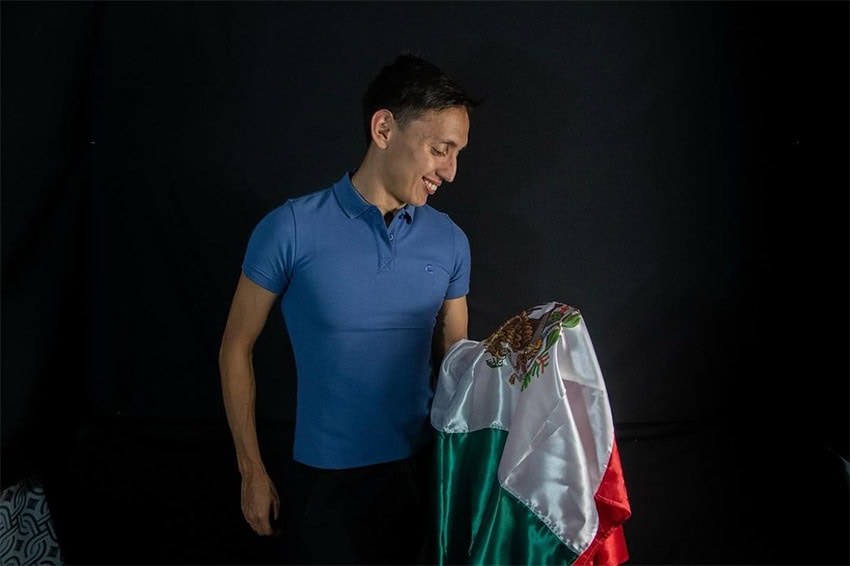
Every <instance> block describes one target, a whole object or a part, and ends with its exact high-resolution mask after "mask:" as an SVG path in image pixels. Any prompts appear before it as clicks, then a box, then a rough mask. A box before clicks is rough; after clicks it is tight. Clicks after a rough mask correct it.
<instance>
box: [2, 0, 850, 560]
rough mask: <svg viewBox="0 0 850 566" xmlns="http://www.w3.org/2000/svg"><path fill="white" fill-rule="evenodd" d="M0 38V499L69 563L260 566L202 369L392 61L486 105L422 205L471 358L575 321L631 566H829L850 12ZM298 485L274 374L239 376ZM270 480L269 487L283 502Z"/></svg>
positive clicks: (844, 436) (291, 16)
mask: <svg viewBox="0 0 850 566" xmlns="http://www.w3.org/2000/svg"><path fill="white" fill-rule="evenodd" d="M0 16H2V195H0V196H2V201H0V205H2V208H0V211H2V224H1V225H0V227H1V228H2V274H0V275H2V309H1V310H0V312H2V335H0V338H2V344H0V345H1V346H2V374H1V375H2V478H1V479H2V483H3V486H4V487H5V486H8V485H11V484H13V483H15V482H17V481H20V480H21V479H22V478H25V477H28V476H30V475H38V476H40V477H43V478H45V482H46V483H47V488H48V489H47V492H48V496H49V498H50V505H51V510H52V513H53V515H54V519H55V521H56V523H57V532H58V534H59V536H60V542H61V543H62V547H63V553H64V557H65V559H66V561H67V562H68V563H97V562H108V563H122V562H136V563H138V562H151V563H165V562H169V563H187V562H202V563H248V562H273V561H274V558H273V557H274V553H275V549H274V541H272V540H266V539H262V540H261V539H259V538H257V537H254V536H253V535H252V534H251V533H250V532H249V531H248V527H247V525H245V524H244V522H243V521H242V519H241V515H240V512H239V477H238V472H237V470H236V463H235V457H234V455H233V450H232V445H231V444H230V438H229V433H228V431H227V427H226V423H225V420H224V412H223V406H222V401H221V392H220V386H219V380H218V379H219V378H218V369H217V353H218V346H219V340H220V337H221V332H222V330H223V326H224V321H225V318H226V316H227V310H228V307H229V303H230V299H231V296H232V293H233V290H234V288H235V284H236V280H237V278H238V275H239V267H240V263H241V259H242V254H243V252H244V247H245V244H246V243H247V239H248V236H249V234H250V231H251V229H252V227H253V225H254V224H255V223H256V222H257V221H258V220H259V219H260V218H261V217H262V215H263V214H265V213H266V212H267V211H269V210H270V209H271V208H273V207H274V206H276V205H278V204H280V203H282V202H283V201H284V200H285V199H286V198H288V197H290V196H295V195H299V194H303V193H305V192H308V191H312V190H315V189H318V188H322V187H325V186H327V185H329V184H331V183H332V182H333V181H335V180H336V179H337V178H339V176H340V175H341V174H342V173H343V172H344V171H345V170H348V169H351V168H353V167H354V166H356V165H357V163H358V161H359V158H360V157H361V155H362V153H363V151H364V149H365V148H364V146H363V141H362V134H361V131H360V109H359V98H360V94H361V92H362V90H363V89H364V88H365V86H366V84H367V82H368V80H369V79H370V78H371V77H372V75H373V74H374V72H375V71H376V70H377V68H378V67H379V66H380V65H382V64H383V63H385V62H387V61H389V60H390V59H391V58H392V57H393V56H394V55H395V54H396V53H397V52H399V51H401V50H403V49H410V50H413V51H416V52H419V53H420V54H422V55H424V56H426V57H428V58H430V59H432V60H433V61H435V62H436V63H438V64H440V65H441V66H443V67H444V68H446V69H447V70H448V71H450V72H451V73H452V74H454V75H455V76H457V78H458V79H459V80H460V82H461V83H463V84H465V85H467V86H468V88H469V89H470V90H471V91H473V92H474V93H476V94H479V95H481V96H483V97H484V98H485V99H486V100H485V103H484V105H483V106H482V107H480V108H479V109H478V110H477V111H476V112H475V114H474V115H473V117H472V126H471V131H470V143H469V146H468V148H467V149H466V150H465V151H464V152H463V154H462V157H461V159H460V164H459V172H458V176H457V179H456V180H455V182H454V183H452V184H451V185H449V186H444V187H443V188H441V189H440V191H439V192H438V193H437V195H436V196H434V197H432V199H431V201H430V204H432V205H433V206H435V207H436V208H439V209H441V210H444V211H446V212H448V213H449V214H450V215H451V216H452V218H453V219H454V220H455V221H456V222H457V223H458V224H459V225H460V226H462V227H463V228H464V230H465V231H466V233H467V235H468V236H469V239H470V244H471V247H472V283H471V292H470V295H469V308H470V337H471V338H473V339H484V338H486V337H487V336H488V335H489V333H490V332H492V331H493V330H495V329H496V328H497V327H498V326H499V324H501V322H503V321H504V320H506V319H507V318H509V317H511V316H513V315H514V314H516V313H517V312H518V311H519V310H521V309H524V308H526V307H529V306H532V305H535V304H539V303H542V302H546V301H550V300H558V301H562V302H566V303H569V304H571V305H573V306H576V307H578V308H579V309H580V310H581V311H582V313H583V315H584V317H585V321H586V323H587V326H588V329H589V331H590V333H591V336H592V338H593V341H594V346H595V349H596V353H597V356H598V358H599V362H600V366H601V368H602V371H603V374H604V376H605V380H606V385H607V387H608V393H609V397H610V401H611V407H612V411H613V414H614V420H615V426H616V428H617V434H618V442H619V445H620V450H621V455H622V459H623V468H624V473H625V477H626V486H627V488H628V490H629V496H630V499H631V502H632V510H633V516H632V518H631V519H630V520H629V522H628V523H627V524H626V537H627V542H628V543H629V548H630V551H631V555H632V559H631V562H632V563H635V564H673V563H676V564H680V563H734V564H741V563H772V564H776V563H799V564H803V563H808V564H811V563H836V564H846V563H847V562H848V559H850V556H848V546H849V545H848V534H847V533H848V528H849V525H848V501H849V500H850V499H849V498H848V490H847V487H848V481H847V477H848V476H847V468H846V461H847V459H848V458H849V456H848V424H850V423H848V371H847V369H848V366H847V346H848V320H847V313H848V301H847V298H848V273H847V265H848V264H846V263H845V261H846V260H847V258H848V249H847V243H848V234H847V212H848V153H850V152H849V151H848V149H850V148H848V70H850V66H849V65H848V51H849V50H848V3H846V2H802V3H796V2H776V3H772V2H754V3H748V2H730V3H724V2H708V3H702V2H683V3H666V2H624V3H616V2H610V3H609V2H588V3H585V2H521V3H514V2H493V3H491V2H458V3H446V2H424V3H419V2H403V3H401V2H399V3H395V2H374V3H372V2H343V3H335V2H303V3H301V2H256V3H252V2H234V3H229V2H192V3H188V2H138V3H137V2H104V3H90V2H70V3H64V2H13V1H4V2H2V4H0ZM255 364H256V369H257V386H258V407H257V409H258V419H259V420H260V428H261V434H262V436H263V443H264V452H265V453H266V454H268V458H269V460H270V461H271V464H270V465H271V466H272V467H279V468H280V470H281V473H282V474H285V473H286V461H287V458H288V457H289V452H288V451H289V449H290V448H289V440H290V438H291V427H292V419H293V418H294V411H295V405H294V391H295V379H294V362H293V361H292V354H291V350H290V349H289V344H288V340H287V337H286V333H285V327H284V325H283V322H282V321H281V320H280V316H279V313H273V314H272V316H271V317H270V320H269V323H268V326H267V329H266V332H265V333H264V335H263V336H262V338H261V339H260V341H259V343H258V345H257V351H256V354H255ZM284 477H285V476H284Z"/></svg>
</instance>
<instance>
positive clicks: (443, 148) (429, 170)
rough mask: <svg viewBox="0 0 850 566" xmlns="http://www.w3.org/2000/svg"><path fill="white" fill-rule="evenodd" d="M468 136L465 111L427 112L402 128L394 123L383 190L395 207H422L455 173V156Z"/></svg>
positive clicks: (456, 156)
mask: <svg viewBox="0 0 850 566" xmlns="http://www.w3.org/2000/svg"><path fill="white" fill-rule="evenodd" d="M468 137H469V114H468V113H467V111H466V108H463V107H452V108H446V109H443V110H429V111H427V112H425V113H424V114H422V116H420V117H419V118H418V119H416V120H413V121H411V122H410V123H408V124H407V126H406V127H405V128H403V129H402V128H399V127H398V124H395V125H394V127H393V130H392V136H391V137H390V140H389V143H388V145H387V150H388V152H389V153H388V157H389V160H388V163H389V171H388V172H387V184H386V189H387V192H388V193H389V196H390V197H391V198H392V199H394V200H395V201H397V203H398V206H399V207H401V206H404V205H405V204H412V205H413V206H422V205H423V204H425V203H426V202H427V200H428V197H429V196H431V195H433V194H434V193H435V192H437V188H438V187H439V186H440V185H441V184H442V183H443V182H447V183H451V182H452V181H453V180H454V178H455V174H456V173H457V158H458V153H460V150H462V149H463V148H464V147H466V144H467V141H468Z"/></svg>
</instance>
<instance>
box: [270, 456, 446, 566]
mask: <svg viewBox="0 0 850 566" xmlns="http://www.w3.org/2000/svg"><path fill="white" fill-rule="evenodd" d="M432 456H433V447H432V446H430V445H429V446H428V447H426V448H425V449H423V450H421V451H420V452H419V453H418V454H417V455H416V456H415V457H413V458H409V459H405V460H398V461H394V462H387V463H382V464H376V465H372V466H364V467H361V468H351V469H345V470H324V469H319V468H313V467H310V466H305V465H304V464H301V463H298V462H295V461H292V466H293V467H292V469H291V470H290V473H289V474H287V476H288V481H287V484H286V485H285V486H280V485H278V490H279V492H280V495H281V498H282V501H281V507H282V510H281V511H282V512H281V524H280V530H281V534H280V537H279V538H280V541H281V543H282V544H283V552H284V556H285V558H284V560H285V562H286V563H288V564H427V563H430V551H429V548H430V546H431V541H432V540H433V537H432V536H431V534H432V533H433V532H434V531H433V526H432V524H433V522H434V521H433V519H432V513H431V509H432V496H431V489H432V485H431V483H432V482H431V472H432V463H433V460H432Z"/></svg>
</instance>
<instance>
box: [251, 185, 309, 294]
mask: <svg viewBox="0 0 850 566" xmlns="http://www.w3.org/2000/svg"><path fill="white" fill-rule="evenodd" d="M295 228H296V227H295V215H294V212H293V209H292V203H291V202H289V201H287V202H286V203H284V204H282V205H281V206H279V207H277V208H276V209H274V210H272V211H271V212H269V213H268V214H266V216H264V217H263V218H262V219H261V220H260V222H258V223H257V225H256V226H255V227H254V230H253V232H252V233H251V237H250V239H249V240H248V247H247V250H246V251H245V258H244V260H243V262H242V272H243V273H244V274H245V276H246V277H247V278H248V279H250V280H251V281H253V282H254V283H256V284H257V285H259V286H260V287H262V288H264V289H265V290H267V291H270V292H272V293H282V292H284V291H285V290H286V287H287V286H288V285H289V279H290V277H292V268H293V266H294V263H295V249H296V243H297V241H296V229H295Z"/></svg>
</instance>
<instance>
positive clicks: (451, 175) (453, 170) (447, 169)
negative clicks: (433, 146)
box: [437, 155, 457, 183]
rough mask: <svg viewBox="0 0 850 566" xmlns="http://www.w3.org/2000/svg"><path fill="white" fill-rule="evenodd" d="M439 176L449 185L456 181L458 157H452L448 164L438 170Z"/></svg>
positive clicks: (447, 161)
mask: <svg viewBox="0 0 850 566" xmlns="http://www.w3.org/2000/svg"><path fill="white" fill-rule="evenodd" d="M437 175H439V176H440V178H441V179H443V180H444V181H446V182H447V183H451V182H452V181H454V180H455V175H457V157H456V156H454V155H452V156H450V157H449V158H448V159H447V160H446V163H445V164H444V165H443V166H442V167H439V168H438V169H437Z"/></svg>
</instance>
